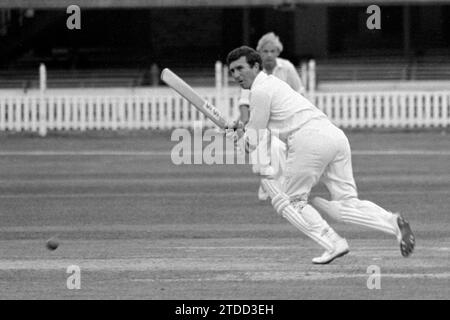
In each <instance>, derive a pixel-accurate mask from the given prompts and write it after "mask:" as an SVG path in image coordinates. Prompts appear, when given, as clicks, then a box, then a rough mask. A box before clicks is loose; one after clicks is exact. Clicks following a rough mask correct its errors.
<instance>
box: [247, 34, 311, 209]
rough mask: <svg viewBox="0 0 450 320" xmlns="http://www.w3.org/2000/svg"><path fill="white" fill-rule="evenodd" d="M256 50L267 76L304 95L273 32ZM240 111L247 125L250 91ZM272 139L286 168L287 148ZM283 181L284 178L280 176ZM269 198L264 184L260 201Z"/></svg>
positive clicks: (292, 67)
mask: <svg viewBox="0 0 450 320" xmlns="http://www.w3.org/2000/svg"><path fill="white" fill-rule="evenodd" d="M256 50H257V51H258V53H259V54H260V55H261V59H262V67H263V71H264V72H265V73H266V74H273V75H274V76H275V77H277V78H279V79H281V80H283V81H284V82H286V83H287V84H288V85H289V86H290V87H291V88H292V89H293V90H294V91H297V92H299V93H301V94H304V92H305V87H304V86H303V83H302V80H301V79H300V77H299V75H298V72H297V70H296V69H295V67H294V65H293V64H292V63H291V62H290V61H289V60H286V59H283V58H280V57H279V55H280V53H281V52H282V51H283V44H282V43H281V41H280V38H279V37H278V36H277V35H276V34H275V33H273V32H269V33H266V34H265V35H263V36H262V37H261V39H259V41H258V45H257V47H256ZM238 104H239V111H240V121H242V123H244V124H246V123H247V122H248V119H249V117H250V111H249V106H250V90H248V89H242V90H241V95H240V98H239V102H238ZM275 139H276V138H273V139H272V143H273V144H274V146H273V148H274V150H277V152H278V158H279V160H280V164H281V166H282V167H284V160H285V158H286V155H285V152H286V146H285V144H284V143H282V142H281V141H278V140H275ZM278 179H281V180H280V182H281V183H282V179H283V177H282V176H279V177H278ZM268 197H269V195H268V193H267V191H265V190H264V188H263V186H262V184H261V185H260V187H259V190H258V199H259V200H261V201H265V200H267V199H268Z"/></svg>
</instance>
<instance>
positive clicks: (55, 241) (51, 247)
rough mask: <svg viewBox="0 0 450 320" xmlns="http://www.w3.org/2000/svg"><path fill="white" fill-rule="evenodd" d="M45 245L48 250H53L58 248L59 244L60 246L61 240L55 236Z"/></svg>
mask: <svg viewBox="0 0 450 320" xmlns="http://www.w3.org/2000/svg"><path fill="white" fill-rule="evenodd" d="M45 246H46V247H47V249H48V250H52V251H53V250H56V248H58V246H59V241H58V239H56V238H55V237H53V238H50V239H48V240H47V243H46V245H45Z"/></svg>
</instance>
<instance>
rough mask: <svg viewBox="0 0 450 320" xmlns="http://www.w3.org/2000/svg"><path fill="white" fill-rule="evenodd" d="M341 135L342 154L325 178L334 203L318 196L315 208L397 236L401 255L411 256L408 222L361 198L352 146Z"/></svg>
mask: <svg viewBox="0 0 450 320" xmlns="http://www.w3.org/2000/svg"><path fill="white" fill-rule="evenodd" d="M340 134H341V135H342V136H341V137H340V141H341V145H342V147H341V153H340V154H339V155H338V156H337V157H336V159H335V160H334V161H333V162H332V163H330V165H329V166H328V168H327V170H326V171H325V172H324V175H323V177H322V181H323V182H324V183H325V185H326V186H327V188H328V190H329V191H330V194H331V199H332V201H328V200H326V199H323V198H320V197H316V198H314V199H312V201H311V203H312V205H313V206H314V207H315V208H316V209H317V210H318V211H319V212H320V213H322V214H323V213H326V214H327V215H329V216H331V217H332V218H334V219H335V220H338V221H343V222H348V223H353V224H357V225H361V226H365V227H368V228H371V229H375V230H378V231H382V232H385V233H388V234H391V235H394V236H395V237H396V238H397V240H398V242H399V243H400V251H401V254H402V255H403V256H404V257H407V256H409V255H410V254H411V253H412V252H413V250H414V246H415V238H414V234H413V233H412V231H411V228H410V226H409V223H408V221H407V220H405V218H403V217H402V216H401V215H399V214H395V213H392V212H389V211H387V210H385V209H383V208H381V207H380V206H378V205H376V204H375V203H373V202H370V201H366V200H360V199H358V195H357V191H356V185H355V181H354V178H353V171H352V163H351V151H350V145H349V143H348V140H347V138H346V137H345V135H344V134H343V133H340ZM336 136H337V137H338V136H339V134H336Z"/></svg>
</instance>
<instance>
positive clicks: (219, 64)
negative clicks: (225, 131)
mask: <svg viewBox="0 0 450 320" xmlns="http://www.w3.org/2000/svg"><path fill="white" fill-rule="evenodd" d="M222 71H223V70H222V62H220V61H216V65H215V78H216V103H215V106H216V108H218V109H219V110H220V111H221V112H223V110H222V81H223V77H222ZM210 102H211V101H210Z"/></svg>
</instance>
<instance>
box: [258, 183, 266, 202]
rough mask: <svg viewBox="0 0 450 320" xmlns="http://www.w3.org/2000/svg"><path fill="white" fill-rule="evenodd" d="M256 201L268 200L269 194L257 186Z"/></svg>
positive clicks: (260, 186)
mask: <svg viewBox="0 0 450 320" xmlns="http://www.w3.org/2000/svg"><path fill="white" fill-rule="evenodd" d="M258 199H259V200H260V201H266V200H267V199H269V194H268V193H267V192H266V190H264V188H263V186H262V185H259V189H258Z"/></svg>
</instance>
